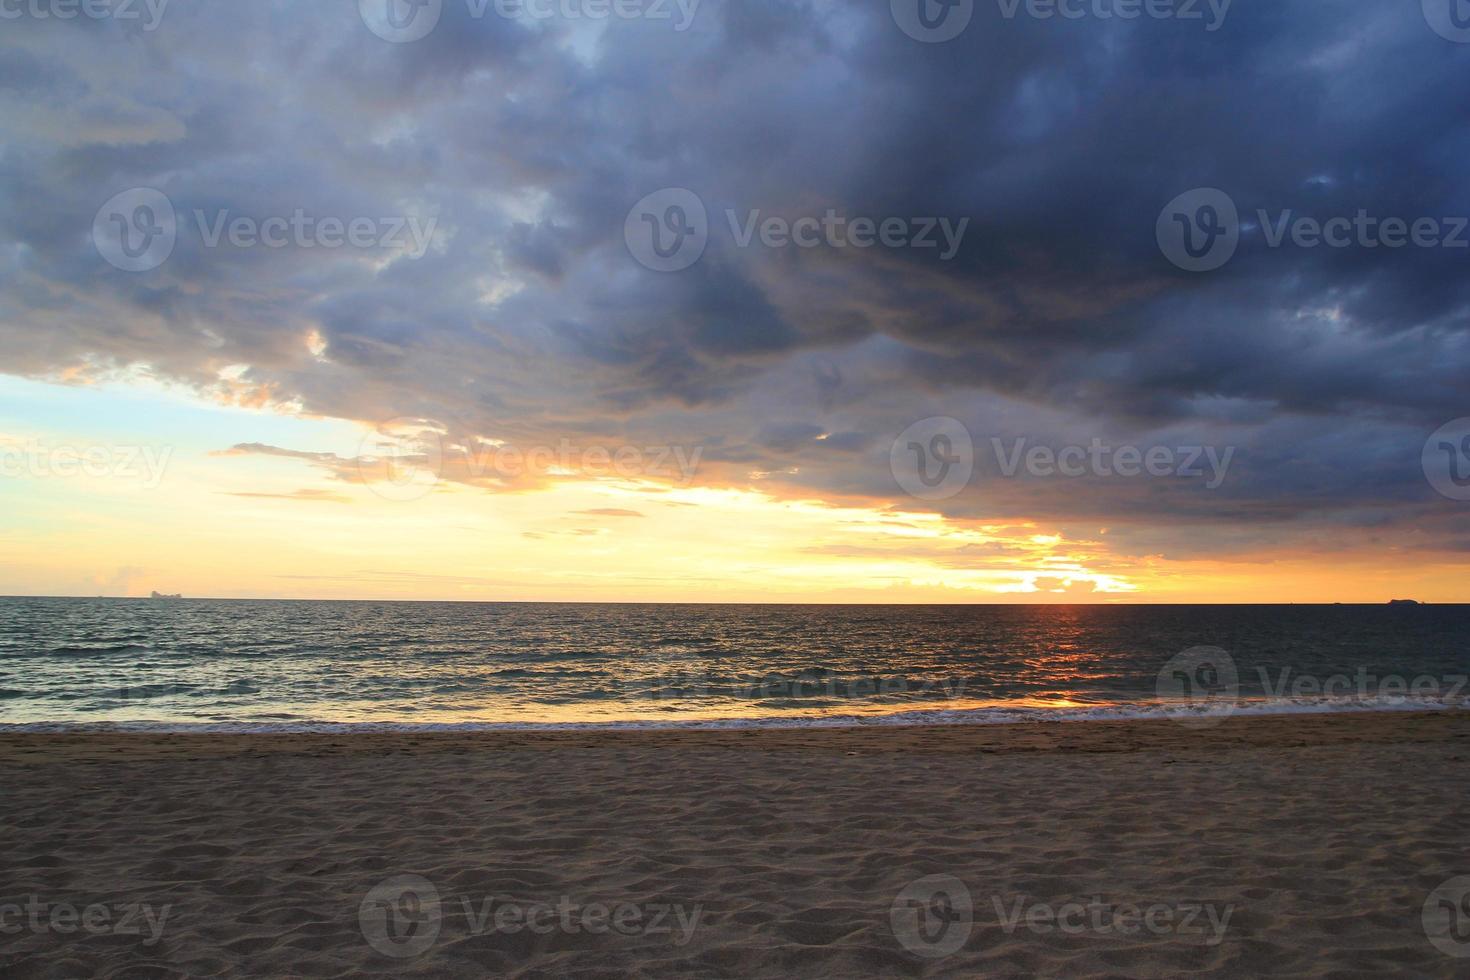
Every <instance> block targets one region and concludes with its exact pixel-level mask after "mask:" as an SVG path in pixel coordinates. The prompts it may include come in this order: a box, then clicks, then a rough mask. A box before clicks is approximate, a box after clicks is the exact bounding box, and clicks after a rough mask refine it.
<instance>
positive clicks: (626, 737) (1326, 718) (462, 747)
mask: <svg viewBox="0 0 1470 980" xmlns="http://www.w3.org/2000/svg"><path fill="white" fill-rule="evenodd" d="M1457 738H1463V739H1466V740H1467V741H1470V711H1466V710H1463V709H1446V710H1437V711H1414V710H1403V711H1356V712H1351V711H1342V712H1314V713H1290V714H1257V715H1250V714H1244V715H1234V716H1231V717H1228V718H1220V719H1214V718H1184V719H1177V718H1142V719H1140V718H1128V719H1092V720H1068V721H1017V722H1009V723H997V724H954V725H944V724H936V725H853V726H832V727H810V726H806V727H790V728H776V727H772V728H618V729H601V728H598V729H536V728H521V729H487V730H469V731H463V730H447V731H446V730H410V731H395V730H369V729H359V730H347V731H330V732H293V731H280V732H187V731H185V732H180V731H170V730H158V731H151V730H149V731H62V732H5V731H0V765H5V764H15V763H36V762H57V761H64V762H79V761H89V760H90V761H103V760H105V761H127V760H130V759H132V758H144V757H146V758H148V759H169V758H189V757H195V756H200V755H203V756H219V755H255V754H262V753H272V754H274V753H283V752H284V753H288V754H295V753H300V754H308V755H315V754H323V755H349V754H375V753H380V752H392V753H395V754H401V753H433V752H445V751H447V752H454V753H464V752H470V751H485V752H504V751H525V750H531V751H548V750H555V749H583V750H598V749H608V750H615V749H632V748H636V749H675V750H691V749H745V750H771V749H779V750H786V751H790V750H815V751H836V750H841V751H851V752H856V753H858V754H873V753H884V752H901V751H922V752H934V753H941V754H955V753H960V754H965V753H975V754H1011V753H1018V752H1027V753H1036V752H1073V751H1075V752H1082V753H1110V754H1111V753H1119V752H1136V751H1147V750H1169V751H1202V750H1211V749H1213V748H1218V747H1233V748H1242V747H1252V748H1271V747H1280V746H1282V745H1289V746H1290V747H1293V748H1304V747H1310V746H1335V745H1344V744H1352V743H1371V744H1378V745H1382V744H1397V743H1406V742H1441V741H1448V740H1451V739H1457ZM1467 748H1470V746H1467Z"/></svg>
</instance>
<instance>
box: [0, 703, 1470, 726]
mask: <svg viewBox="0 0 1470 980" xmlns="http://www.w3.org/2000/svg"><path fill="white" fill-rule="evenodd" d="M1464 710H1470V700H1467V699H1455V700H1444V699H1432V698H1399V697H1378V698H1363V699H1326V698H1321V699H1315V700H1307V699H1274V700H1263V701H1255V702H1248V703H1242V704H1233V705H1232V704H1222V703H1219V702H1215V703H1208V704H1180V703H1169V704H1127V705H1122V704H1120V705H1105V706H1096V707H1088V708H1054V707H1037V706H1033V705H1025V706H991V707H984V708H963V709H935V710H914V711H898V712H893V713H889V714H882V715H822V716H805V717H778V716H761V717H749V718H705V719H686V720H678V721H675V720H668V721H649V720H629V721H595V722H479V721H445V722H426V721H412V722H410V721H361V722H342V721H312V720H305V719H303V720H292V721H259V720H256V721H228V722H170V721H118V722H17V723H3V722H0V734H10V733H38V734H61V733H73V732H99V733H101V732H160V733H170V734H322V735H340V734H352V733H359V732H360V733H364V734H371V733H391V732H506V731H515V732H523V731H543V732H596V731H727V730H747V729H769V730H790V729H832V728H885V727H886V728H893V727H905V728H914V727H943V726H950V725H1015V724H1025V723H1043V722H1061V723H1068V722H1088V721H1144V720H1173V721H1194V722H1199V721H1209V720H1219V721H1224V720H1225V719H1227V718H1230V717H1254V716H1268V715H1307V714H1345V713H1352V712H1383V711H1464ZM278 717H279V716H278Z"/></svg>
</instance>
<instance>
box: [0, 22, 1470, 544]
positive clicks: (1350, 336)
mask: <svg viewBox="0 0 1470 980" xmlns="http://www.w3.org/2000/svg"><path fill="white" fill-rule="evenodd" d="M354 7H355V5H354V4H351V3H346V4H333V5H325V4H323V5H301V4H294V3H286V2H274V3H266V2H262V3H258V4H257V3H252V4H239V5H226V4H198V5H189V6H185V5H175V6H172V7H170V9H169V10H168V13H167V15H166V19H165V20H164V22H163V23H162V24H161V25H160V26H159V28H158V29H157V30H156V31H153V32H150V33H143V32H139V31H137V30H135V29H131V28H129V27H128V26H127V25H122V24H117V23H107V22H99V23H94V22H86V23H83V22H81V21H77V22H65V23H63V22H57V21H51V22H39V21H26V20H22V21H16V22H7V30H6V34H5V37H4V38H3V39H0V45H3V46H4V49H5V52H6V57H5V59H4V63H5V65H6V66H7V67H6V68H5V69H3V70H0V120H3V125H4V126H5V132H6V134H7V139H6V145H5V147H4V151H3V153H0V187H3V188H4V192H3V193H0V286H3V288H0V369H3V370H5V371H8V372H12V373H17V374H24V375H32V376H49V375H54V374H56V373H59V372H62V371H65V370H69V369H77V368H79V367H85V368H88V369H90V370H95V371H103V370H107V369H109V368H118V367H123V366H127V365H136V364H147V365H149V366H150V368H151V369H152V370H153V371H154V372H156V373H157V374H159V375H161V376H164V377H168V378H172V379H176V380H179V381H182V382H185V383H188V384H192V385H195V386H198V387H199V388H201V389H205V390H220V389H221V386H222V382H221V377H220V371H221V370H222V369H225V368H230V367H236V366H242V365H243V366H245V367H244V368H243V373H240V374H239V375H238V377H237V379H236V384H237V385H239V386H243V387H245V388H249V389H253V390H256V391H259V392H264V393H268V395H269V397H271V398H273V399H275V400H277V401H281V402H292V401H296V402H299V403H300V404H301V405H302V406H303V408H304V409H305V410H307V411H310V412H314V413H319V414H322V415H327V416H335V417H343V418H353V419H362V420H367V421H373V422H381V421H384V420H387V419H391V418H395V417H401V416H413V417H422V418H431V419H435V420H438V421H439V422H440V423H442V425H443V426H444V427H445V429H446V430H447V431H448V433H449V435H450V436H451V437H452V438H461V439H469V438H471V437H476V436H480V437H486V438H495V439H505V440H508V441H512V442H527V441H539V442H548V441H551V440H555V439H559V438H562V437H569V438H573V439H589V438H597V439H601V440H604V441H606V440H614V439H620V440H626V441H628V442H630V443H632V444H654V443H657V444H680V445H698V446H702V447H705V460H706V462H707V472H708V475H707V477H706V478H708V479H713V480H719V481H725V482H748V481H749V480H751V479H753V478H754V477H752V476H751V474H758V475H759V480H760V482H761V485H763V486H766V487H769V488H771V489H772V490H773V491H775V492H778V493H801V494H805V493H816V494H823V495H838V496H844V495H847V496H852V497H854V498H864V499H876V500H891V501H894V502H896V503H898V504H901V505H905V506H913V505H914V503H913V502H912V501H907V500H906V499H905V498H903V497H902V495H901V493H900V491H899V489H898V487H897V486H896V485H895V483H894V481H893V477H892V475H891V474H890V472H889V469H888V449H889V444H890V442H891V440H892V439H893V438H894V436H896V435H897V434H898V432H900V431H901V430H902V429H904V428H905V427H906V426H907V425H908V424H909V423H911V422H913V421H916V420H918V419H922V418H925V417H927V416H930V415H941V414H942V415H950V416H953V417H955V418H958V419H960V420H962V421H963V422H964V423H965V424H966V425H967V426H968V427H969V428H970V429H971V431H972V433H973V434H974V436H975V438H976V441H977V448H978V449H979V451H980V459H979V460H978V466H977V469H978V476H977V478H976V480H975V481H974V483H973V484H972V485H971V487H970V488H969V490H967V491H966V492H965V493H963V494H960V495H959V496H957V497H955V498H954V499H952V500H949V501H946V502H944V503H943V504H940V505H938V506H941V507H943V508H944V509H945V510H946V511H947V512H948V513H951V514H954V515H956V516H963V517H973V518H977V519H988V520H996V521H999V520H1005V519H1013V518H1018V517H1023V516H1029V517H1034V518H1036V519H1038V520H1046V521H1049V522H1052V523H1053V524H1058V525H1064V526H1068V527H1076V528H1077V529H1079V531H1081V530H1082V529H1084V528H1091V530H1090V531H1088V532H1087V533H1091V532H1092V531H1095V530H1096V527H1095V526H1094V525H1101V524H1106V525H1110V526H1112V527H1113V528H1114V530H1113V533H1112V536H1111V537H1110V539H1109V540H1110V544H1111V545H1112V546H1113V547H1115V548H1116V549H1119V550H1120V551H1128V550H1130V549H1131V550H1134V551H1136V552H1137V553H1141V554H1142V553H1155V552H1163V553H1168V554H1177V555H1189V554H1199V553H1213V554H1220V553H1227V552H1232V551H1234V550H1237V549H1238V548H1239V547H1241V545H1240V544H1239V542H1241V541H1259V542H1261V543H1262V544H1266V543H1277V544H1279V543H1283V542H1285V541H1288V540H1296V541H1300V542H1306V543H1309V544H1311V545H1312V546H1313V547H1319V548H1324V549H1325V548H1327V547H1329V546H1330V545H1329V543H1328V542H1330V540H1331V539H1332V537H1333V530H1334V529H1336V530H1337V531H1339V532H1344V533H1346V532H1349V531H1350V532H1351V533H1352V534H1354V535H1359V536H1361V539H1363V540H1366V539H1367V536H1368V535H1369V533H1370V532H1368V531H1365V530H1364V529H1365V528H1373V529H1376V530H1373V531H1372V532H1371V533H1372V534H1383V535H1386V536H1388V537H1392V535H1393V534H1394V533H1395V532H1394V530H1393V529H1395V528H1397V529H1398V532H1397V533H1398V534H1399V536H1400V537H1399V539H1400V540H1401V541H1404V542H1408V543H1410V544H1412V545H1414V546H1415V547H1422V548H1425V549H1434V548H1446V549H1451V550H1453V549H1455V548H1457V547H1461V546H1462V544H1463V534H1461V535H1459V536H1458V537H1457V536H1456V535H1455V532H1454V531H1453V527H1454V522H1455V519H1456V518H1457V517H1458V516H1459V512H1458V511H1456V510H1454V508H1453V505H1450V504H1449V503H1448V502H1446V501H1442V500H1440V499H1439V498H1437V497H1435V495H1434V494H1433V492H1432V491H1431V490H1430V489H1429V488H1428V486H1427V485H1426V484H1425V481H1424V479H1423V476H1422V473H1421V472H1420V469H1419V451H1420V448H1421V447H1422V445H1423V440H1424V438H1425V437H1426V436H1427V435H1428V433H1429V432H1430V431H1432V430H1433V429H1435V428H1436V427H1437V426H1439V425H1440V424H1441V423H1443V422H1445V421H1447V420H1449V419H1452V418H1456V417H1459V416H1464V415H1470V380H1467V379H1470V342H1467V331H1466V310H1467V308H1470V283H1467V278H1466V276H1465V274H1464V270H1465V263H1466V260H1467V257H1470V251H1467V250H1454V249H1422V248H1407V249H1401V250H1396V251H1395V250H1387V249H1382V248H1379V249H1366V248H1349V249H1329V248H1317V249H1302V248H1291V247H1285V248H1279V249H1273V248H1270V247H1269V246H1268V245H1267V243H1266V240H1265V234H1264V232H1263V230H1262V229H1260V228H1258V227H1254V226H1252V225H1251V224H1250V221H1252V220H1253V219H1252V218H1251V216H1252V215H1254V213H1255V211H1256V210H1257V209H1266V210H1268V211H1270V212H1277V211H1281V210H1285V209H1288V208H1289V209H1293V211H1294V212H1295V213H1297V214H1301V215H1309V216H1316V217H1318V218H1325V217H1330V216H1333V215H1339V214H1344V215H1352V214H1354V213H1356V212H1357V211H1358V210H1359V209H1365V210H1367V211H1369V212H1371V213H1373V214H1376V215H1380V216H1400V217H1404V218H1407V219H1413V218H1416V217H1420V216H1435V217H1438V216H1450V215H1466V214H1470V185H1467V182H1466V180H1465V179H1464V175H1465V170H1466V165H1465V162H1464V161H1465V154H1464V139H1463V136H1462V135H1461V134H1462V132H1463V125H1462V124H1461V120H1460V115H1461V110H1460V106H1459V100H1458V99H1457V97H1456V96H1455V93H1456V92H1458V91H1459V90H1460V89H1461V88H1462V87H1463V86H1462V83H1461V79H1462V77H1463V73H1464V67H1465V66H1464V61H1465V57H1466V49H1465V48H1463V46H1458V45H1454V44H1450V43H1448V42H1446V41H1444V40H1443V39H1441V38H1439V37H1438V36H1436V35H1435V34H1434V33H1432V32H1431V31H1430V30H1429V29H1428V28H1427V26H1426V24H1425V23H1424V20H1423V18H1422V17H1421V14H1420V11H1419V10H1418V7H1417V5H1416V4H1382V3H1376V2H1372V0H1322V2H1318V3H1313V4H1271V5H1266V4H1255V5H1245V4H1239V5H1236V6H1235V7H1234V8H1233V9H1232V10H1231V13H1230V17H1229V19H1228V21H1227V22H1226V23H1225V24H1224V25H1223V26H1222V27H1221V29H1220V30H1218V31H1215V32H1213V33H1207V32H1205V31H1204V30H1203V29H1202V28H1201V27H1200V26H1199V25H1198V24H1193V23H1186V22H1177V21H1174V22H1169V21H1150V20H1146V19H1145V20H1139V21H1132V22H1122V21H1108V22H1104V21H1095V20H1094V21H1087V22H1078V23H1069V22H1062V21H1037V20H1029V19H1027V18H1024V17H1022V18H1017V19H1015V20H1005V19H1003V18H1001V17H1000V15H999V13H998V12H997V11H996V10H995V9H993V8H992V7H991V6H989V5H986V4H977V5H976V14H975V20H974V22H973V23H972V25H971V26H970V28H969V29H968V30H967V31H966V32H965V33H964V34H963V35H962V36H961V37H959V38H958V39H956V40H954V41H952V42H949V43H947V44H943V45H925V44H920V43H917V42H915V41H913V40H912V39H910V38H908V37H906V36H905V35H904V34H902V33H901V32H900V31H899V30H897V29H896V27H895V26H894V24H893V22H892V20H891V18H890V17H889V12H888V9H887V5H886V4H876V5H865V6H860V5H842V4H831V3H815V2H813V3H788V2H780V3H778V2H775V0H771V2H764V3H763V2H759V0H755V2H741V3H722V2H718V0H706V2H704V3H703V4H701V6H700V7H699V9H698V12H697V15H696V18H695V21H694V23H693V25H692V27H691V28H690V30H688V31H686V32H682V33H680V32H675V31H674V30H673V29H672V27H671V26H670V25H669V24H668V23H665V22H656V21H619V20H616V19H613V20H610V21H608V22H606V23H605V24H604V25H603V26H602V28H601V33H598V32H597V30H591V31H589V30H588V29H587V25H572V24H566V23H558V22H556V21H548V22H542V23H540V24H539V25H528V24H525V23H520V22H512V21H507V20H504V19H502V18H499V17H497V16H494V15H493V13H492V14H491V15H490V16H487V17H485V18H482V19H474V18H472V17H470V16H468V14H467V13H466V10H467V8H466V7H465V6H464V5H463V4H461V3H456V2H454V0H447V2H446V4H445V11H446V13H445V17H444V20H443V21H442V22H441V23H440V24H439V26H438V28H437V29H436V30H435V31H434V32H433V33H432V34H431V35H429V36H428V37H427V38H425V39H423V40H422V41H419V42H414V43H411V44H389V43H386V42H384V41H382V40H380V39H379V38H377V37H375V36H374V35H373V34H371V33H370V32H369V31H368V30H367V29H366V28H365V27H364V25H363V24H362V23H361V21H360V20H359V19H358V17H357V13H356V11H355V9H353V8H354ZM492 9H493V8H492ZM133 186H151V187H157V188H158V189H160V190H162V191H163V192H165V193H166V194H167V195H168V196H169V198H170V200H171V201H172V202H173V204H174V206H175V208H176V209H177V212H178V214H179V218H180V233H179V240H178V243H177V245H176V247H175V250H174V252H173V254H172V256H171V257H170V258H169V260H168V261H167V262H166V263H165V264H164V265H163V266H162V267H160V268H158V269H156V270H154V271H152V272H148V273H144V274H129V273H124V272H121V271H118V270H117V269H114V268H112V267H111V266H109V265H107V264H106V263H105V262H103V261H102V260H101V259H100V257H99V255H98V253H97V251H96V250H95V249H94V247H93V245H92V243H91V242H90V241H89V239H88V231H89V229H90V228H91V225H92V220H93V217H94V215H95V213H96V211H97V209H98V207H99V206H100V205H101V204H102V202H104V201H106V200H107V199H108V198H109V197H111V196H112V195H113V194H115V193H117V192H118V191H120V190H124V189H126V188H128V187H133ZM1200 186H1215V187H1220V188H1222V189H1225V190H1227V191H1228V192H1229V193H1230V194H1231V196H1232V197H1233V198H1234V199H1235V200H1236V202H1237V203H1238V205H1239V206H1240V209H1241V212H1242V214H1243V215H1245V216H1246V218H1247V224H1246V226H1245V228H1244V229H1243V235H1242V244H1241V247H1240V251H1239V253H1238V255H1237V256H1236V258H1235V259H1234V260H1233V261H1232V262H1231V263H1230V264H1229V265H1228V266H1227V267H1225V268H1224V269H1222V270H1219V271H1218V272H1216V273H1211V274H1205V275H1198V274H1189V273H1184V272H1181V271H1179V270H1177V269H1175V268H1174V267H1173V266H1172V265H1170V264H1169V263H1168V262H1167V261H1166V260H1165V258H1164V257H1163V255H1162V254H1161V253H1160V251H1159V248H1158V246H1157V243H1156V242H1155V240H1154V224H1155V219H1156V217H1157V216H1158V214H1159V211H1160V209H1161V208H1162V207H1163V205H1164V204H1165V203H1166V202H1168V201H1169V200H1170V199H1172V198H1173V197H1174V196H1175V195H1177V194H1179V193H1181V192H1183V191H1185V190H1188V189H1190V188H1194V187H1200ZM663 187H687V188H689V189H691V190H693V191H695V192H696V193H697V194H698V195H699V196H700V198H701V199H702V201H703V202H704V204H705V206H706V208H707V210H708V214H709V219H710V228H709V244H708V247H707V249H706V251H705V253H704V255H703V256H702V257H701V258H700V260H699V261H698V262H697V263H695V264H694V265H693V266H692V267H690V268H689V269H686V270H684V271H683V272H678V273H656V272H652V271H649V270H646V269H644V268H642V267H641V266H639V265H638V264H637V263H636V262H634V261H633V259H632V258H631V256H630V255H629V253H628V250H627V248H626V246H625V243H624V241H623V223H624V219H625V217H626V216H627V214H628V209H629V208H630V206H631V205H632V204H633V203H634V202H635V201H637V200H638V199H639V198H641V197H642V196H643V195H645V194H648V193H650V192H652V191H655V190H657V189H659V188H663ZM296 209H303V210H304V211H306V212H308V213H309V214H311V215H313V216H315V217H338V218H342V219H350V218H353V217H370V218H383V217H391V216H418V217H421V218H424V219H428V218H434V219H436V220H437V229H436V232H435V236H434V240H433V243H432V245H431V247H430V248H429V249H428V251H427V253H426V254H424V255H423V256H422V257H421V258H417V259H414V258H410V257H409V256H408V255H406V254H403V253H402V252H400V251H395V250H392V249H352V248H343V249H323V248H315V249H305V248H296V247H288V248H282V249H268V248H258V247H257V248H231V247H219V248H209V247H207V246H206V244H205V242H204V240H203V239H202V236H201V234H200V233H199V230H198V228H197V227H196V224H195V220H194V213H195V212H196V211H202V212H204V213H206V214H208V215H217V214H219V213H221V212H227V213H229V214H230V215H235V216H244V217H248V218H252V219H255V220H262V219H264V218H267V217H269V216H272V215H289V214H291V213H292V212H293V211H295V210H296ZM828 209H834V210H835V211H837V212H839V213H841V214H843V215H845V216H849V217H857V216H865V217H870V218H873V219H875V220H881V219H883V218H885V217H890V216H897V217H902V218H921V217H926V216H927V217H932V218H936V219H938V218H945V219H950V220H958V219H960V218H969V219H970V224H969V226H968V230H967V233H966V236H965V238H964V240H963V243H962V246H961V248H960V250H959V251H958V253H957V254H956V255H955V257H954V258H953V259H952V260H951V261H947V262H946V261H942V260H940V259H939V258H938V254H937V252H936V251H934V250H923V249H890V248H881V247H878V248H868V249H856V248H816V249H796V248H786V249H770V248H762V247H760V246H758V245H754V246H749V247H741V246H740V244H739V243H738V242H737V241H736V240H735V239H734V237H733V236H732V234H731V232H730V230H729V227H728V220H727V218H726V212H727V211H734V212H735V213H736V214H737V215H738V216H741V217H743V216H745V215H747V214H748V213H750V212H752V211H754V210H759V211H760V212H761V214H762V215H763V216H779V217H783V218H786V219H794V218H797V217H800V216H803V215H815V216H820V215H822V214H824V213H825V212H826V211H827V210H828ZM992 436H995V437H1004V438H1006V439H1012V438H1021V437H1024V438H1027V439H1028V440H1030V441H1031V442H1033V443H1049V444H1053V445H1057V444H1061V445H1065V444H1073V443H1078V444H1085V443H1086V442H1087V441H1088V440H1090V439H1092V438H1094V437H1098V438H1104V439H1108V440H1111V441H1113V442H1127V443H1131V444H1137V445H1142V446H1148V445H1154V444H1163V445H1185V444H1201V445H1215V446H1234V447H1237V449H1238V454H1237V462H1236V464H1235V468H1234V469H1233V470H1232V474H1231V477H1232V478H1231V479H1230V480H1228V481H1227V482H1226V483H1225V484H1223V485H1222V486H1221V487H1220V488H1219V489H1218V490H1214V491H1205V490H1203V489H1202V488H1201V487H1200V486H1199V485H1198V484H1196V483H1191V482H1189V481H1173V482H1171V481H1160V480H1134V481H1127V480H1085V479H1084V480H1075V481H1066V480H1040V479H1009V478H1005V477H1003V476H998V475H997V473H996V471H995V467H994V466H993V465H992V464H993V460H991V459H989V458H988V457H987V445H988V440H989V439H990V438H991V437H992ZM243 448H244V447H242V449H243ZM255 451H272V452H275V451H276V450H267V449H263V448H257V449H256V450H255ZM301 451H302V452H303V454H304V455H303V458H307V459H312V460H314V461H316V462H318V463H323V464H330V463H332V462H333V461H332V460H331V459H328V458H327V457H326V456H325V455H323V454H313V453H311V452H310V447H303V449H302V450H301ZM704 473H705V471H702V474H704ZM1262 527H1269V528H1271V530H1270V531H1269V532H1260V531H1259V530H1258V529H1260V528H1262ZM1456 541H1459V542H1461V545H1456V544H1455V542H1456Z"/></svg>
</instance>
